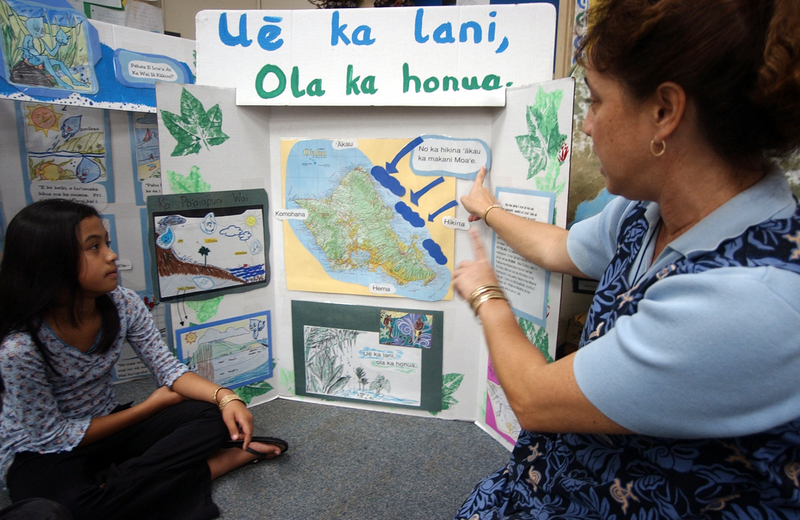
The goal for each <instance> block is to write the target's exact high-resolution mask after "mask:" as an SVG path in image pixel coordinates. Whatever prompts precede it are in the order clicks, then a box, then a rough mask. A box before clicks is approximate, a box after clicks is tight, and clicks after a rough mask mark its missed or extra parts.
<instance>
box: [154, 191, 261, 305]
mask: <svg viewBox="0 0 800 520" xmlns="http://www.w3.org/2000/svg"><path fill="white" fill-rule="evenodd" d="M267 211H268V204H267V193H266V192H265V191H264V190H263V189H261V190H238V191H225V192H208V193H188V194H183V195H159V196H153V197H150V198H148V199H147V212H148V249H149V251H150V258H151V261H153V262H154V264H155V265H154V268H152V269H151V272H152V275H153V286H154V287H155V288H157V289H158V292H157V295H158V298H159V300H160V301H172V300H178V299H189V298H193V299H206V298H209V295H210V294H212V293H223V292H239V291H245V290H250V289H254V288H256V287H263V286H265V285H267V284H268V283H269V274H270V270H269V257H268V252H269V234H268V230H267V225H266V222H265V215H266V213H267Z"/></svg>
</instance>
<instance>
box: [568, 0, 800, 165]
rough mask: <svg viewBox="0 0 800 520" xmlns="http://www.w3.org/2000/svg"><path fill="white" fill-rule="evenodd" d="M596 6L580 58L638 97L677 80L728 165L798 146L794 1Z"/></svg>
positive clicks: (623, 0)
mask: <svg viewBox="0 0 800 520" xmlns="http://www.w3.org/2000/svg"><path fill="white" fill-rule="evenodd" d="M599 3H600V5H599V6H598V7H597V8H595V7H592V8H591V13H590V28H589V30H588V31H587V35H586V38H585V39H584V40H583V41H582V43H581V45H580V46H579V49H578V50H579V53H580V56H581V58H580V59H581V62H582V64H584V65H587V62H588V65H590V66H592V67H593V68H594V69H596V70H597V71H598V72H601V73H603V74H607V75H609V76H611V77H614V78H616V79H617V80H619V81H621V82H622V83H623V84H624V85H625V86H626V87H627V89H628V90H629V92H630V93H631V94H632V95H633V96H634V97H636V98H638V99H645V98H646V97H648V96H649V95H651V94H652V93H653V92H655V90H656V88H657V87H658V86H659V85H660V84H661V83H664V82H666V81H673V82H675V83H677V84H678V85H680V86H681V87H682V88H683V89H684V90H685V91H686V93H687V95H688V96H689V97H690V98H691V99H692V100H694V101H695V105H696V108H697V112H698V119H699V124H700V127H701V130H702V132H703V134H704V137H705V138H706V140H707V142H708V143H710V145H711V146H712V147H713V149H714V150H715V151H716V152H717V154H719V155H720V156H721V157H723V158H725V159H726V160H727V161H728V162H729V163H731V164H733V165H738V166H744V167H746V168H753V167H758V166H760V164H761V163H762V162H763V161H764V160H765V159H769V158H777V157H781V156H784V155H786V154H788V153H790V152H791V151H792V150H794V149H795V148H797V147H798V146H800V1H798V0H774V1H773V0H605V1H603V2H599Z"/></svg>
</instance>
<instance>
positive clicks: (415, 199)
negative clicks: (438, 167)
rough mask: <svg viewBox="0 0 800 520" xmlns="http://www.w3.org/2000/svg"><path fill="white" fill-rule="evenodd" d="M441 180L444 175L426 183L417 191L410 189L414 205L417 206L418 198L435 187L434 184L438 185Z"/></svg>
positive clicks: (442, 180)
mask: <svg viewBox="0 0 800 520" xmlns="http://www.w3.org/2000/svg"><path fill="white" fill-rule="evenodd" d="M443 182H444V177H439V178H438V179H436V180H435V181H432V182H431V183H430V184H428V185H427V186H425V187H424V188H422V189H421V190H419V191H414V190H411V202H412V203H413V204H414V205H415V206H419V198H420V197H422V196H423V195H425V194H426V193H428V192H429V191H430V190H431V189H432V188H435V187H436V186H438V185H440V184H441V183H443Z"/></svg>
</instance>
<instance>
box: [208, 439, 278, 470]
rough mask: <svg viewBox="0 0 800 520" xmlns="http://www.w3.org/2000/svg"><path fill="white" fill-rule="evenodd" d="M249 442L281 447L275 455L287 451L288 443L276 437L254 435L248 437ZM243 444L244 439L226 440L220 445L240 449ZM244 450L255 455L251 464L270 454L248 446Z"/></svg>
mask: <svg viewBox="0 0 800 520" xmlns="http://www.w3.org/2000/svg"><path fill="white" fill-rule="evenodd" d="M250 442H260V443H261V444H271V445H273V446H277V447H279V448H280V449H281V452H280V453H279V454H278V455H276V456H275V457H280V456H281V455H283V454H284V453H286V452H287V451H289V443H288V442H286V441H284V440H283V439H278V438H276V437H258V436H254V437H252V438H251V439H250ZM243 445H244V441H227V442H225V443H224V444H223V445H222V447H223V448H225V449H227V448H238V449H240V450H241V449H242V446H243ZM246 451H247V452H248V453H252V454H253V455H256V459H255V460H254V461H253V462H251V464H255V463H256V462H261V461H262V460H264V459H266V458H267V457H268V456H269V455H271V454H270V453H262V452H260V451H257V450H254V449H253V448H251V447H249V446H248V447H247V450H246ZM275 457H273V458H275Z"/></svg>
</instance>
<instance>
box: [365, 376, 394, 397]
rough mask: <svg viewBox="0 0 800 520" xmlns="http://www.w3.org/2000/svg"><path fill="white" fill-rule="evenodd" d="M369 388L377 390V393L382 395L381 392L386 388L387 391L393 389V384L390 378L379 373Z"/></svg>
mask: <svg viewBox="0 0 800 520" xmlns="http://www.w3.org/2000/svg"><path fill="white" fill-rule="evenodd" d="M369 389H370V390H372V391H373V392H375V393H376V394H378V395H380V393H381V392H382V391H384V390H386V391H387V392H391V391H392V385H391V383H390V382H389V380H388V379H386V378H385V377H384V376H383V374H380V375H378V377H376V378H375V380H374V381H372V382H371V383H370V384H369Z"/></svg>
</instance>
